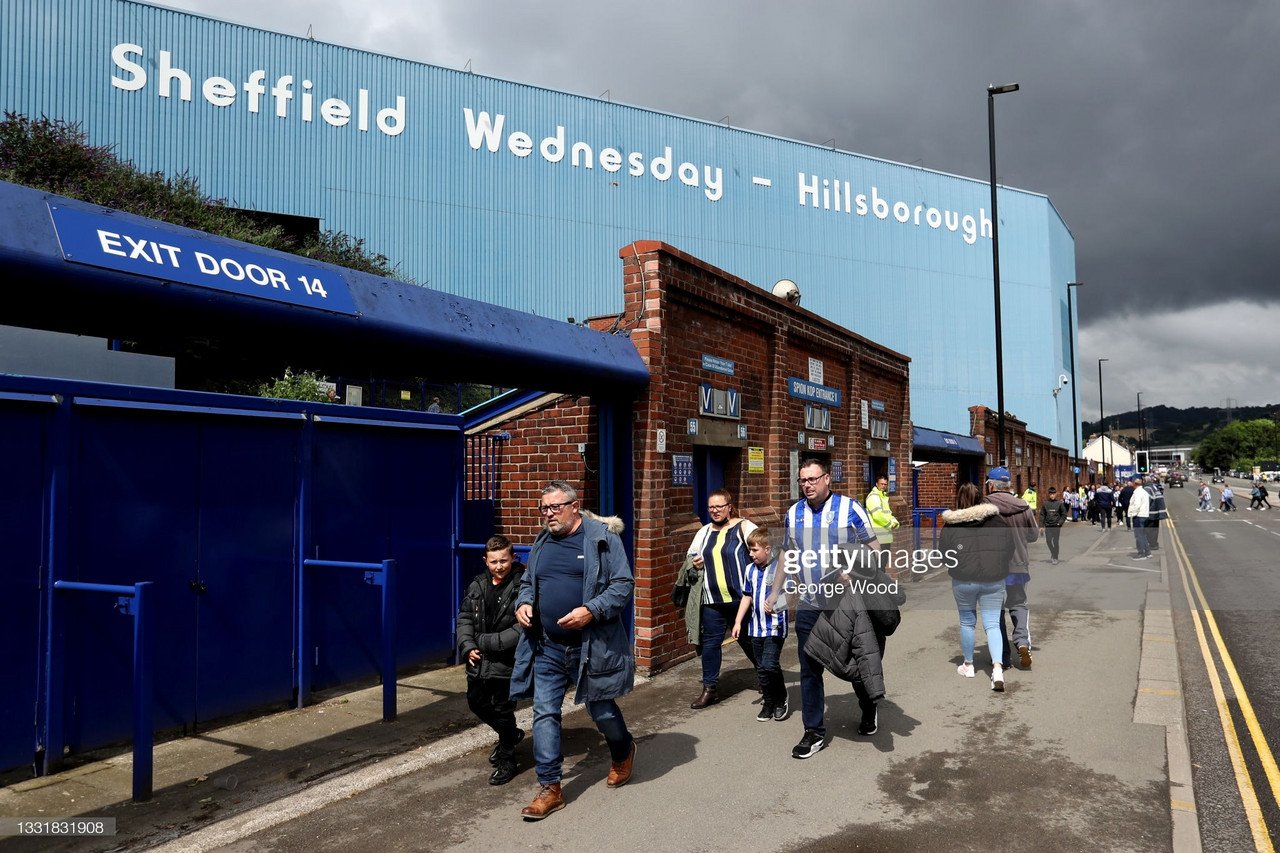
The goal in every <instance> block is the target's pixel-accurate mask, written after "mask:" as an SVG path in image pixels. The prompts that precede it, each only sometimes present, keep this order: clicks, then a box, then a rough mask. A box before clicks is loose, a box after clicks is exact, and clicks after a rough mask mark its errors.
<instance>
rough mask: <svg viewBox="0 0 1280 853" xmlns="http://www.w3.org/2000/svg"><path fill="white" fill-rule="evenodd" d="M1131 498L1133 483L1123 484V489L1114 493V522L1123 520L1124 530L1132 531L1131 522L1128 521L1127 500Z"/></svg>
mask: <svg viewBox="0 0 1280 853" xmlns="http://www.w3.org/2000/svg"><path fill="white" fill-rule="evenodd" d="M1132 497H1133V483H1125V484H1124V488H1122V489H1121V490H1120V491H1119V492H1117V493H1116V507H1117V512H1118V515H1117V517H1116V521H1117V522H1119V521H1120V519H1121V518H1123V519H1124V526H1125V528H1126V529H1129V530H1132V529H1133V522H1132V521H1130V520H1129V499H1130V498H1132Z"/></svg>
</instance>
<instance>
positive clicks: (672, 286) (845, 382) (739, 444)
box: [473, 241, 912, 672]
mask: <svg viewBox="0 0 1280 853" xmlns="http://www.w3.org/2000/svg"><path fill="white" fill-rule="evenodd" d="M620 256H621V258H622V262H623V291H624V307H623V311H622V312H621V314H620V315H615V316H610V317H607V318H600V319H597V320H593V321H591V324H592V325H593V326H595V327H597V328H601V329H606V330H612V331H614V332H616V333H619V334H629V335H630V337H631V340H632V342H633V343H634V344H635V346H636V349H637V350H638V351H639V353H640V355H641V357H642V358H643V359H644V360H645V362H646V363H647V364H648V365H649V370H650V377H651V378H650V384H649V387H648V390H647V392H646V393H645V395H644V397H643V398H642V399H640V400H638V401H637V402H636V404H635V407H634V419H635V420H634V424H633V441H632V446H633V452H634V488H633V494H634V503H633V507H632V511H633V524H634V531H633V532H634V535H635V540H634V541H635V554H634V565H635V570H636V609H635V643H636V656H637V665H638V666H639V667H640V669H641V671H644V672H656V671H659V670H661V669H664V668H666V667H668V666H670V665H671V664H673V663H675V662H678V661H680V660H683V659H686V658H688V657H689V656H691V655H692V654H693V647H692V646H691V645H689V643H688V642H687V639H686V636H685V629H684V624H683V620H682V616H681V614H680V613H678V612H677V610H676V609H675V608H674V607H672V606H671V604H670V600H669V597H670V592H671V587H672V585H673V584H674V581H675V576H676V572H677V571H678V569H679V567H680V564H681V562H682V560H683V557H684V552H685V549H686V548H687V547H688V545H689V542H690V541H691V540H692V538H693V535H694V533H695V532H696V531H697V529H698V527H699V526H700V525H701V524H702V523H703V519H702V518H701V517H700V515H699V513H700V512H701V511H702V510H703V507H704V506H705V504H706V496H707V494H708V493H709V492H711V491H713V490H714V489H716V488H719V487H721V486H723V487H726V488H728V489H729V490H730V491H732V492H733V493H734V495H735V496H736V502H737V507H738V511H739V513H740V514H741V515H743V516H745V517H747V518H750V519H751V520H753V521H755V522H756V523H757V524H761V525H765V526H768V527H769V528H771V529H772V530H773V531H774V532H775V534H776V535H777V538H779V539H780V538H781V531H780V527H779V522H780V521H781V517H782V514H783V512H784V511H785V509H786V507H787V506H789V505H790V503H791V502H793V501H794V500H796V499H798V497H799V493H798V486H797V484H796V476H797V471H798V467H799V463H800V460H802V459H803V458H805V457H807V456H811V455H812V456H818V457H822V458H824V459H827V460H828V461H829V462H831V464H832V468H833V472H832V473H833V480H834V481H835V482H834V483H833V488H834V489H835V490H836V491H841V492H846V493H848V494H850V495H853V496H856V497H857V498H858V499H860V500H861V499H862V498H863V497H865V495H866V493H867V491H868V490H869V488H870V486H871V484H872V483H873V482H874V480H875V477H876V476H878V475H879V474H885V475H886V476H888V477H890V479H891V482H892V485H891V491H892V492H893V495H892V504H893V508H894V512H895V514H896V515H897V516H898V517H899V519H902V520H903V521H904V524H905V523H909V519H910V517H911V516H910V512H911V508H910V497H911V492H910V485H911V466H910V456H911V441H912V432H911V412H910V402H909V400H910V397H909V388H908V381H909V368H910V359H908V358H907V357H906V356H904V355H902V354H900V353H897V352H894V351H893V350H890V349H888V348H886V347H883V346H881V345H879V344H876V343H874V342H872V341H869V340H867V339H866V338H863V337H861V336H859V335H856V334H854V333H852V332H850V331H848V330H847V329H844V328H843V327H841V326H839V325H837V324H836V323H833V322H831V321H830V320H827V319H825V318H823V317H820V316H818V315H817V314H814V313H812V312H810V311H807V310H805V309H803V308H800V307H798V306H797V305H794V304H792V303H789V302H787V301H786V300H783V299H780V298H777V297H774V296H772V295H771V294H770V293H768V292H767V291H765V290H762V289H760V288H759V287H756V286H754V285H752V284H750V283H748V282H746V281H743V280H742V279H738V278H735V277H734V276H732V275H730V274H728V273H726V272H724V271H722V270H719V269H716V268H715V267H713V266H711V265H709V264H707V263H704V262H702V261H700V260H698V259H696V258H694V257H691V256H689V255H687V254H685V253H683V252H681V251H679V250H678V249H675V248H673V247H671V246H668V245H665V244H663V243H659V242H652V241H641V242H637V243H633V244H632V245H630V246H627V247H625V248H624V249H623V250H622V251H621V252H620ZM596 417H597V412H596V410H595V408H594V407H593V406H592V404H591V401H590V399H588V398H585V397H583V398H571V397H564V396H547V397H544V398H541V399H537V400H531V401H529V402H528V403H526V404H525V405H524V406H522V407H521V408H520V409H518V410H516V411H513V412H511V413H509V414H508V415H506V416H505V417H504V418H503V419H502V420H500V421H492V422H489V423H486V424H484V425H483V429H482V431H481V432H482V433H483V435H477V436H476V437H475V438H474V439H473V441H474V440H480V439H482V438H484V437H485V436H488V437H490V438H491V437H492V436H494V435H497V434H499V433H500V434H501V435H502V436H503V438H502V440H501V441H498V442H497V443H496V446H497V447H498V448H499V451H498V455H497V459H498V465H499V468H500V471H501V473H500V476H499V478H498V483H497V489H496V492H495V493H494V499H495V510H496V512H495V515H496V518H497V523H498V527H499V529H501V530H503V531H504V532H505V533H507V534H508V535H511V536H513V537H514V538H515V539H516V540H517V541H520V542H528V541H530V540H531V539H532V538H533V536H534V535H535V534H536V532H537V529H538V524H539V520H538V518H537V516H536V513H535V512H534V511H533V507H534V504H535V501H536V499H537V497H538V489H539V487H540V486H541V485H542V484H544V483H545V482H546V481H547V480H550V479H554V478H562V479H567V480H570V481H571V482H573V483H575V484H577V485H579V487H580V488H582V490H583V494H582V497H583V506H584V507H585V508H587V509H591V508H593V507H594V506H595V503H594V500H593V498H594V497H595V494H594V490H595V489H597V488H598V486H597V484H596V483H595V481H594V477H593V475H594V472H595V469H596V467H597V466H596V464H595V460H596V459H598V448H597V447H596V435H597V431H596V429H595V418H596ZM580 447H581V448H582V450H581V451H580V450H579V448H580Z"/></svg>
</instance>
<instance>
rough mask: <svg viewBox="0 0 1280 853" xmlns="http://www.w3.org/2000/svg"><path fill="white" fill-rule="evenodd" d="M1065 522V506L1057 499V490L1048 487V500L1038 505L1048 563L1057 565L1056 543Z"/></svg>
mask: <svg viewBox="0 0 1280 853" xmlns="http://www.w3.org/2000/svg"><path fill="white" fill-rule="evenodd" d="M1066 520H1067V505H1066V504H1065V503H1063V502H1062V500H1061V499H1060V498H1059V497H1058V490H1057V489H1055V488H1054V487H1053V486H1050V487H1049V498H1048V500H1046V501H1045V502H1044V503H1042V504H1041V505H1040V524H1041V526H1042V527H1044V541H1045V544H1047V545H1048V546H1049V562H1051V563H1053V564H1054V565H1055V566H1056V565H1058V543H1059V541H1060V540H1061V537H1062V525H1063V523H1064V522H1065V521H1066Z"/></svg>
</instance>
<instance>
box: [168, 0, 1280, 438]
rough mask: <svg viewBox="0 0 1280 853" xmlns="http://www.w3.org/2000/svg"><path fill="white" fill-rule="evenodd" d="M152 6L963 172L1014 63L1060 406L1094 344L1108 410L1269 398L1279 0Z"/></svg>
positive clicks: (193, 0)
mask: <svg viewBox="0 0 1280 853" xmlns="http://www.w3.org/2000/svg"><path fill="white" fill-rule="evenodd" d="M163 5H167V6H169V7H171V8H176V9H185V10H189V11H195V12H200V13H203V14H208V15H210V16H212V17H217V18H221V19H223V20H230V21H234V22H237V23H243V24H249V25H252V26H257V27H261V28H263V29H268V30H272V31H275V32H282V33H289V34H294V35H300V36H305V35H307V33H308V29H310V31H311V34H312V35H313V36H314V38H316V39H317V40H319V41H326V42H332V43H336V44H344V45H349V46H352V47H358V48H361V49H365V50H372V51H376V52H378V53H384V54H389V55H392V56H398V57H404V58H407V59H413V60H418V61H422V62H429V63H432V64H434V65H440V66H445V67H452V68H462V67H463V66H465V65H466V64H467V63H468V62H470V63H471V69H472V70H473V71H475V72H476V73H479V74H487V75H490V76H493V77H500V78H503V79H507V80H513V81H517V82H522V83H530V84H534V85H538V86H544V87H547V88H551V89H558V90H563V91H569V92H576V93H580V94H584V95H589V96H593V97H595V96H600V95H601V94H602V93H604V92H606V91H607V92H608V93H609V94H608V97H609V98H610V99H612V100H614V101H619V102H624V103H629V104H635V105H637V106H643V107H648V108H652V109H657V110H662V111H665V112H671V113H677V114H681V115H687V116H692V117H695V118H702V119H707V120H710V121H719V120H721V119H722V118H723V117H725V116H728V121H729V123H730V124H732V125H735V126H737V127H744V128H749V129H752V130H758V131H762V132H765V133H771V134H777V135H779V136H785V137H789V138H792V139H799V140H803V141H807V142H815V143H824V142H827V141H828V140H831V139H833V138H834V140H835V143H834V144H835V145H836V146H837V147H838V148H841V149H844V150H847V151H856V152H859V153H863V154H870V155H874V156H877V157H882V158H885V159H889V160H894V161H897V162H901V163H916V164H922V165H924V166H927V167H929V168H933V169H938V170H940V171H944V172H949V173H953V174H959V175H968V176H973V177H977V178H981V179H985V178H986V177H987V176H988V171H989V166H988V160H987V156H988V155H987V110H986V86H987V84H989V83H1011V82H1017V83H1020V84H1021V86H1022V91H1020V92H1018V93H1015V94H1008V95H1002V96H1000V97H999V98H998V99H997V116H996V121H997V154H998V166H999V173H1000V180H1001V181H1002V182H1004V183H1007V184H1010V185H1012V186H1017V187H1020V188H1023V189H1028V190H1032V191H1035V192H1041V193H1044V194H1045V195H1047V196H1048V197H1049V198H1050V199H1051V200H1052V201H1053V203H1054V205H1055V206H1056V208H1057V209H1058V211H1059V213H1061V214H1062V217H1063V219H1064V220H1065V221H1066V223H1067V226H1068V227H1069V228H1070V229H1071V232H1072V234H1073V235H1074V236H1075V241H1076V269H1077V273H1078V278H1079V279H1081V280H1082V281H1084V282H1085V286H1084V287H1083V288H1081V289H1080V290H1079V291H1077V294H1078V297H1079V299H1078V305H1079V312H1080V322H1081V329H1080V347H1079V348H1078V351H1077V358H1078V364H1079V371H1078V374H1079V375H1078V376H1077V379H1078V381H1079V386H1080V392H1081V404H1082V410H1081V417H1085V418H1095V417H1097V412H1098V387H1097V359H1099V358H1108V359H1110V361H1109V362H1108V363H1107V364H1106V365H1105V366H1104V371H1105V372H1104V377H1103V381H1104V387H1105V392H1106V399H1105V401H1104V402H1105V406H1106V409H1107V411H1109V412H1116V411H1123V410H1128V409H1131V408H1133V407H1134V405H1135V394H1136V392H1137V391H1142V392H1143V404H1144V406H1145V405H1157V404H1166V405H1171V406H1193V405H1200V406H1220V405H1223V404H1224V401H1225V400H1227V399H1229V398H1230V399H1232V400H1233V401H1234V402H1235V405H1237V406H1239V405H1262V404H1271V403H1280V286H1278V283H1280V282H1278V279H1277V271H1278V270H1280V49H1278V48H1277V45H1280V4H1278V3H1275V2H1238V0H1217V2H1213V3H1207V2H1203V0H1172V2H1122V3H1117V2H1115V1H1114V0H1042V1H1041V2H1032V0H1024V1H1023V2H987V0H982V2H977V0H963V2H958V0H933V1H932V2H924V0H884V2H865V0H830V2H801V0H796V2H772V3H766V2H744V1H743V0H739V2H734V0H696V2H688V0H682V2H671V0H650V2H647V3H644V4H641V5H636V4H608V3H596V4H577V3H573V4H570V3H552V2H531V0H524V2H516V1H515V0H510V2H462V0H458V2H438V1H437V0H359V1H358V2H357V0H341V2H340V1H339V0H272V2H270V3H263V2H261V0H167V2H165V3H164V4H163ZM1005 322H1006V323H1008V322H1016V318H1011V317H1009V315H1008V314H1006V316H1005ZM1006 357H1008V356H1006Z"/></svg>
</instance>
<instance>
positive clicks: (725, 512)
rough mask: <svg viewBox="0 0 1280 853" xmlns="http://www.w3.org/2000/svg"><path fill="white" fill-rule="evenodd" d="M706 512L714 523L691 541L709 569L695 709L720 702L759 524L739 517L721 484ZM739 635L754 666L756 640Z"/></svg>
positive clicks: (697, 559)
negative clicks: (730, 636)
mask: <svg viewBox="0 0 1280 853" xmlns="http://www.w3.org/2000/svg"><path fill="white" fill-rule="evenodd" d="M707 514H708V515H709V516H710V517H711V522H710V523H709V524H706V525H704V526H703V527H702V529H701V530H699V531H698V532H697V534H696V535H694V537H693V544H692V545H690V546H689V556H690V557H692V558H693V565H694V566H696V567H697V568H698V569H700V570H702V571H703V572H704V574H703V582H702V610H701V611H700V614H699V618H698V622H699V625H700V626H701V638H700V642H699V645H698V654H699V655H701V656H702V692H701V693H699V694H698V695H697V696H696V697H694V700H693V701H692V702H690V703H689V707H690V708H693V709H694V710H699V709H702V708H706V707H709V706H711V705H714V704H715V703H716V702H717V701H719V697H717V696H716V685H717V684H718V683H719V681H720V666H721V663H722V662H723V655H722V649H721V647H722V646H723V644H724V637H725V635H726V634H727V633H729V630H730V629H731V628H732V626H733V622H734V619H735V617H736V616H737V614H738V602H739V601H741V599H742V576H743V572H745V571H746V568H747V566H748V565H750V563H751V557H750V556H749V555H748V554H747V537H748V536H749V535H750V534H751V531H753V530H755V529H756V526H755V525H754V524H752V523H751V522H750V521H747V520H746V519H745V518H739V517H738V514H737V513H736V512H735V511H734V506H733V494H732V493H730V492H729V490H728V489H717V490H715V491H714V492H712V493H711V494H710V495H708V496H707ZM737 639H738V645H739V646H740V647H741V648H742V653H743V654H745V655H746V656H747V660H749V661H751V665H752V666H755V664H756V657H755V652H754V650H753V649H752V646H751V639H750V638H749V637H746V636H743V637H739V638H737Z"/></svg>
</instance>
